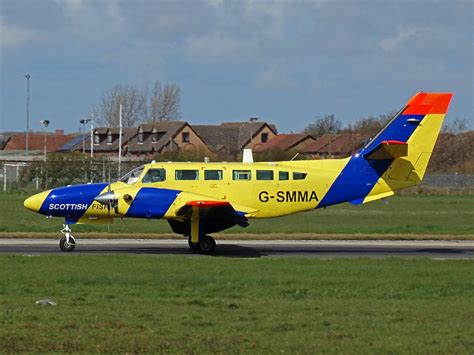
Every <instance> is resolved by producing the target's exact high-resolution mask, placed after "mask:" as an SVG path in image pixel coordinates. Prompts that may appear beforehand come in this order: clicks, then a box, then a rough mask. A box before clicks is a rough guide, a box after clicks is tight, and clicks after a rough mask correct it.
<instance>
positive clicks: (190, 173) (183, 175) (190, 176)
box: [175, 170, 199, 180]
mask: <svg viewBox="0 0 474 355" xmlns="http://www.w3.org/2000/svg"><path fill="white" fill-rule="evenodd" d="M175 179H176V180H199V170H176V172H175Z"/></svg>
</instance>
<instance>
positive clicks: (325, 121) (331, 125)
mask: <svg viewBox="0 0 474 355" xmlns="http://www.w3.org/2000/svg"><path fill="white" fill-rule="evenodd" d="M341 127H342V123H341V121H340V120H338V119H337V118H336V117H335V116H334V115H325V116H323V117H320V118H317V119H316V120H315V121H314V122H313V123H310V124H309V125H307V126H306V127H305V128H304V132H305V133H308V134H311V135H312V136H313V137H314V138H319V137H321V136H323V135H325V134H335V133H339V132H340V131H341Z"/></svg>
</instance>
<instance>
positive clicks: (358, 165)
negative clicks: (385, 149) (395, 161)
mask: <svg viewBox="0 0 474 355" xmlns="http://www.w3.org/2000/svg"><path fill="white" fill-rule="evenodd" d="M391 163H392V160H366V159H364V157H363V156H362V155H360V154H356V155H354V156H353V157H352V158H351V159H350V160H349V162H348V163H347V165H346V166H345V167H344V169H343V170H342V172H341V174H339V176H338V177H337V179H336V180H335V181H334V183H333V184H332V186H331V187H330V188H329V190H328V192H327V193H326V195H324V197H323V198H322V199H321V202H320V203H319V204H318V206H317V208H320V207H326V206H330V205H334V204H337V203H341V202H347V201H352V200H357V199H359V198H362V197H365V196H367V194H368V193H369V192H370V190H372V188H373V187H374V185H375V184H376V183H377V181H378V179H379V178H380V176H381V175H382V174H383V173H384V172H385V171H386V170H387V168H388V167H389V166H390V164H391Z"/></svg>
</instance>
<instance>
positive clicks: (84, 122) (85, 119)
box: [79, 118, 92, 154]
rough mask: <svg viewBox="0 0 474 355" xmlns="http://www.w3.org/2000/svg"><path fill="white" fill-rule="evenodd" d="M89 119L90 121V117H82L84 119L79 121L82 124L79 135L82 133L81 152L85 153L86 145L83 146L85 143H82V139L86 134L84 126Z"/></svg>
mask: <svg viewBox="0 0 474 355" xmlns="http://www.w3.org/2000/svg"><path fill="white" fill-rule="evenodd" d="M90 121H91V119H90V118H84V119H82V120H80V121H79V123H80V124H81V125H82V132H81V135H82V154H85V153H86V146H85V143H84V139H85V135H86V134H85V131H84V127H85V125H86V123H89V122H90ZM91 129H92V128H91Z"/></svg>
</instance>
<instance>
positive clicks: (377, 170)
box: [317, 115, 425, 208]
mask: <svg viewBox="0 0 474 355" xmlns="http://www.w3.org/2000/svg"><path fill="white" fill-rule="evenodd" d="M424 117H425V115H399V116H398V117H397V118H395V119H394V120H393V121H392V122H391V123H390V124H389V125H388V126H387V127H386V128H385V129H384V130H383V131H382V132H381V133H380V134H379V135H378V136H376V137H375V138H374V140H372V141H371V142H370V143H369V144H368V145H367V146H366V147H364V148H362V149H361V150H360V151H359V152H358V153H357V154H355V155H353V156H352V157H351V158H350V160H349V162H348V163H347V165H346V166H345V167H344V169H342V171H341V173H340V174H339V176H338V177H337V178H336V180H335V181H334V183H333V184H332V185H331V187H330V188H329V190H328V192H327V193H326V195H325V196H324V197H323V198H322V199H321V201H320V203H319V204H318V206H317V208H321V207H326V206H330V205H334V204H337V203H342V202H347V201H353V200H360V199H363V198H365V197H366V196H367V195H368V194H369V193H370V191H371V190H372V188H373V187H374V185H375V184H376V183H377V181H378V180H379V179H380V177H381V176H382V175H383V174H384V173H385V171H386V170H387V169H388V167H389V166H390V164H392V161H393V160H370V159H365V158H364V154H365V153H367V152H369V151H370V150H372V149H374V148H375V147H377V146H378V145H379V144H380V143H381V142H383V141H386V140H397V141H400V142H406V141H408V139H409V138H410V136H411V135H412V134H413V132H414V131H415V129H416V128H417V127H418V125H419V124H420V123H421V121H422V120H423V118H424ZM409 118H415V119H416V120H418V121H417V122H414V123H411V122H408V119H409Z"/></svg>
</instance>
